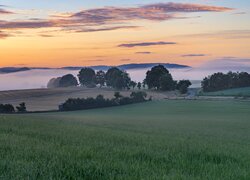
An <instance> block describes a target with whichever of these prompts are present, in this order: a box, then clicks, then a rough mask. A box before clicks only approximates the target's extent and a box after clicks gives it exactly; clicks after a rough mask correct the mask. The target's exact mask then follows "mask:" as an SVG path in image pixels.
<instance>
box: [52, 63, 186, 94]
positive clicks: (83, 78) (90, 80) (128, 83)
mask: <svg viewBox="0 0 250 180" xmlns="http://www.w3.org/2000/svg"><path fill="white" fill-rule="evenodd" d="M77 77H78V80H79V84H80V85H81V86H84V87H88V88H93V87H96V86H99V87H103V86H106V87H111V88H114V89H118V90H122V89H127V90H129V89H135V88H138V89H139V90H140V89H142V88H144V89H145V88H148V89H155V90H161V91H172V90H179V91H180V92H181V93H182V94H185V93H187V90H188V87H189V86H190V85H191V82H190V81H188V80H182V81H179V82H177V81H174V80H173V77H172V75H171V74H170V72H169V71H168V70H167V69H166V68H165V67H164V66H163V65H158V66H155V67H153V68H152V69H151V70H149V71H148V72H147V74H146V78H145V80H144V81H143V82H142V83H141V82H138V83H137V82H135V81H132V80H131V78H130V77H129V74H128V73H127V72H126V71H122V70H120V69H118V68H117V67H112V68H110V69H109V70H108V71H107V72H104V71H97V72H95V70H93V69H91V68H88V67H86V68H82V69H81V70H80V71H79V73H78V75H77ZM77 85H78V81H77V78H76V77H74V76H73V75H72V74H67V75H65V76H63V77H58V78H53V79H51V80H50V81H49V83H48V88H55V87H70V86H77Z"/></svg>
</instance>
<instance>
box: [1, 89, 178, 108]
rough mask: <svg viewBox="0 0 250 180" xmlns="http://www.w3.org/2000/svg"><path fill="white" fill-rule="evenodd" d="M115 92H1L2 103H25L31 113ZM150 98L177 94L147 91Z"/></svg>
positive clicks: (124, 93) (93, 90)
mask: <svg viewBox="0 0 250 180" xmlns="http://www.w3.org/2000/svg"><path fill="white" fill-rule="evenodd" d="M114 92H115V90H113V89H109V88H82V87H77V88H57V89H30V90H15V91H0V103H4V104H5V103H10V104H13V105H15V106H16V105H18V104H19V103H21V102H25V103H26V106H27V109H28V110H29V111H47V110H57V109H58V105H60V104H61V103H63V102H64V101H65V100H67V99H68V98H86V97H96V96H97V95H99V94H102V95H104V97H106V98H113V95H114ZM120 92H121V94H122V95H123V96H129V95H130V93H131V92H132V90H130V91H120ZM147 94H148V97H150V96H152V98H153V99H154V100H161V99H165V98H173V97H177V95H176V94H177V93H175V92H167V93H163V92H162V93H161V92H153V91H147Z"/></svg>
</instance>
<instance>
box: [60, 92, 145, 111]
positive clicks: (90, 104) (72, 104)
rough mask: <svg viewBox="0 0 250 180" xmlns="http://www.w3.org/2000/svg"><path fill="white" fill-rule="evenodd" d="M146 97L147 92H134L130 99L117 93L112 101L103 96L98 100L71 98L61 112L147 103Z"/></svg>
mask: <svg viewBox="0 0 250 180" xmlns="http://www.w3.org/2000/svg"><path fill="white" fill-rule="evenodd" d="M146 97H147V94H146V93H145V92H132V93H131V95H130V97H123V96H122V95H121V94H120V93H119V92H116V93H115V94H114V98H112V99H105V98H104V96H103V95H98V96H97V97H96V98H76V99H73V98H70V99H68V100H67V101H66V102H65V103H63V104H62V105H60V106H59V110H60V111H72V110H85V109H94V108H103V107H111V106H120V105H126V104H133V103H140V102H145V101H147V100H146Z"/></svg>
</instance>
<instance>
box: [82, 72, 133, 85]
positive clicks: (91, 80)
mask: <svg viewBox="0 0 250 180" xmlns="http://www.w3.org/2000/svg"><path fill="white" fill-rule="evenodd" d="M78 78H79V82H80V84H81V85H82V86H86V87H95V86H96V85H99V86H100V87H102V86H104V85H106V86H108V87H112V88H115V89H129V88H130V86H133V85H134V84H133V83H132V82H133V81H131V79H130V77H129V75H128V73H127V72H125V71H122V70H120V69H118V68H116V67H112V68H110V69H109V70H108V71H107V72H106V73H105V72H104V71H98V72H95V71H94V70H93V69H91V68H83V69H81V71H80V72H79V74H78Z"/></svg>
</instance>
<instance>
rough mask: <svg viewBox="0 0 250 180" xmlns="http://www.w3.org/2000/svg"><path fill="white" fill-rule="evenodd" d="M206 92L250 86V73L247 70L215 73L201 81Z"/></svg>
mask: <svg viewBox="0 0 250 180" xmlns="http://www.w3.org/2000/svg"><path fill="white" fill-rule="evenodd" d="M201 85H202V89H203V91H204V92H213V91H220V90H225V89H231V88H241V87H250V74H248V73H247V72H228V73H227V74H224V73H221V72H219V73H215V74H213V75H211V76H208V77H206V78H204V79H203V81H202V82H201Z"/></svg>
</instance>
